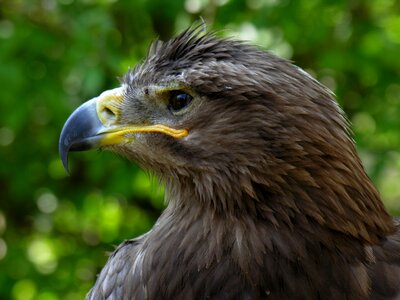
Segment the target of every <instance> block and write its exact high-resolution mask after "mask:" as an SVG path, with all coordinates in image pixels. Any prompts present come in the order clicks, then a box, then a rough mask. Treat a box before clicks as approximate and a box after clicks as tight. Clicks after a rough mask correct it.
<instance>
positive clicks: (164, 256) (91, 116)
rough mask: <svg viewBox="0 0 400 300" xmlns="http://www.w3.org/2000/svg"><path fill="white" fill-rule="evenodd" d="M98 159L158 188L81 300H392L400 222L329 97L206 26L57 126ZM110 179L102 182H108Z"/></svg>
mask: <svg viewBox="0 0 400 300" xmlns="http://www.w3.org/2000/svg"><path fill="white" fill-rule="evenodd" d="M94 148H101V149H105V150H110V151H113V152H115V153H117V154H119V155H122V156H125V157H127V158H128V159H129V160H131V161H133V162H135V163H136V164H138V165H139V166H140V167H141V168H143V169H145V170H148V171H149V172H151V173H154V174H155V175H156V176H157V177H158V178H160V180H161V181H162V182H163V183H164V184H165V200H166V203H167V205H166V208H165V210H164V211H163V213H162V214H161V216H160V217H159V219H158V220H157V222H156V223H155V225H154V227H153V228H152V229H151V230H150V231H149V232H147V233H145V234H143V235H142V236H139V237H137V238H133V239H129V240H126V241H124V242H123V243H122V244H121V245H119V246H118V247H117V248H116V249H115V251H114V252H113V253H112V254H111V255H110V257H109V259H108V262H107V263H106V265H105V267H104V268H103V269H102V271H101V273H100V274H99V275H98V278H97V281H96V283H95V285H94V286H93V288H92V289H91V290H90V292H89V293H88V295H87V299H109V300H110V299H307V300H309V299H400V230H399V228H400V226H399V222H398V220H396V219H395V218H393V217H391V216H390V215H389V214H388V212H387V211H386V209H385V207H384V205H383V203H382V201H381V199H380V196H379V194H378V192H377V190H376V188H375V187H374V185H373V184H372V182H371V180H370V179H369V177H368V175H367V174H366V172H365V170H364V168H363V165H362V162H361V161H360V158H359V157H358V155H357V152H356V147H355V143H354V141H353V139H352V137H351V131H350V129H349V122H348V121H347V119H346V117H345V116H344V113H343V112H342V110H341V109H340V108H339V106H338V104H337V102H336V101H335V97H334V95H333V93H332V92H331V91H330V90H329V89H327V88H326V87H324V86H323V85H322V84H320V83H319V82H318V81H317V80H315V79H313V78H312V77H311V76H310V75H308V74H307V73H306V72H305V71H303V70H302V69H300V68H299V67H297V66H295V65H294V64H292V63H291V62H289V61H288V60H286V59H283V58H279V57H277V56H275V55H273V54H272V53H269V52H266V51H263V50H262V49H259V48H257V47H256V46H252V45H250V44H249V43H246V42H242V41H238V40H235V39H233V38H221V37H218V34H216V33H215V32H210V31H209V30H207V29H205V28H204V27H203V26H191V27H190V28H188V29H187V30H185V31H183V32H182V33H180V34H179V35H177V36H175V37H174V38H172V39H171V40H169V41H167V42H164V43H163V42H161V41H155V42H153V43H152V45H151V46H150V48H149V50H148V53H147V56H146V58H145V59H144V61H143V62H142V63H141V64H138V65H136V66H135V67H134V68H132V69H130V70H129V71H128V72H127V74H125V75H124V76H123V77H122V78H121V85H120V86H119V87H117V88H115V89H112V90H108V91H105V92H103V93H102V94H100V96H98V97H96V98H93V99H92V100H89V101H87V102H85V103H84V104H82V105H81V106H80V107H79V108H77V109H76V110H75V111H74V112H73V113H72V114H71V116H70V117H69V119H68V120H67V121H66V123H65V125H64V128H63V129H62V132H61V135H60V141H59V152H60V156H61V159H62V162H63V163H64V166H65V167H66V170H67V171H68V153H69V152H71V151H82V150H89V149H94ZM110 176H112V174H110Z"/></svg>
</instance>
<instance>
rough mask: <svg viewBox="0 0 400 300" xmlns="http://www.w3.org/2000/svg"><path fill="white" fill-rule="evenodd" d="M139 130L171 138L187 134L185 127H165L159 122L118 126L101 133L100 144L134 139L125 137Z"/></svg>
mask: <svg viewBox="0 0 400 300" xmlns="http://www.w3.org/2000/svg"><path fill="white" fill-rule="evenodd" d="M139 132H160V133H164V134H166V135H169V136H172V137H173V138H182V137H185V136H187V135H188V134H189V131H188V130H187V129H173V128H171V127H167V126H165V125H161V124H156V125H149V126H138V127H135V126H129V127H120V128H115V129H114V130H110V131H107V132H104V133H102V134H103V135H104V137H103V138H102V140H101V145H102V146H107V145H116V144H121V143H123V142H126V141H129V140H132V139H134V138H132V137H126V135H127V134H129V133H139Z"/></svg>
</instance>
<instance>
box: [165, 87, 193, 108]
mask: <svg viewBox="0 0 400 300" xmlns="http://www.w3.org/2000/svg"><path fill="white" fill-rule="evenodd" d="M192 100H193V97H192V96H191V95H189V94H188V93H186V92H184V91H173V92H171V94H170V96H169V101H168V108H169V109H170V110H171V111H172V112H178V111H180V110H182V109H183V108H185V107H186V106H188V105H189V104H190V103H191V102H192Z"/></svg>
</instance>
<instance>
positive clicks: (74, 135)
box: [58, 87, 188, 173]
mask: <svg viewBox="0 0 400 300" xmlns="http://www.w3.org/2000/svg"><path fill="white" fill-rule="evenodd" d="M123 98H124V94H123V89H122V88H121V87H120V88H116V89H113V90H109V91H105V92H103V93H102V94H101V95H100V96H98V97H96V98H93V99H91V100H89V101H87V102H85V103H83V104H82V105H81V106H79V107H78V108H77V109H76V110H75V111H74V112H73V113H72V114H71V116H70V117H69V118H68V120H67V122H66V123H65V125H64V127H63V129H62V131H61V135H60V140H59V144H58V146H59V154H60V158H61V161H62V163H63V166H64V168H65V170H66V172H67V173H68V154H69V152H70V151H85V150H90V149H96V148H100V147H104V146H109V145H118V144H122V143H127V142H130V141H132V140H133V139H134V135H132V133H138V132H161V133H164V134H167V135H169V136H172V137H174V138H181V137H184V136H187V135H188V131H187V130H186V129H173V128H170V127H168V126H165V125H162V124H155V125H128V126H124V125H121V124H119V119H120V114H121V111H120V108H121V103H122V101H123Z"/></svg>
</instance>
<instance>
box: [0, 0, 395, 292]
mask: <svg viewBox="0 0 400 300" xmlns="http://www.w3.org/2000/svg"><path fill="white" fill-rule="evenodd" d="M399 15H400V6H399V3H398V2H397V1H394V0H379V1H377V0H376V1H375V0H374V1H359V0H351V1H323V0H312V1H311V0H310V1H294V0H247V1H239V0H179V1H163V0H151V1H150V0H135V1H128V0H126V1H122V0H121V1H117V0H80V1H78V0H58V1H57V0H42V1H39V0H36V1H28V0H9V1H5V0H0V111H1V118H0V157H1V165H0V201H1V202H0V298H2V299H16V300H22V299H23V300H29V299H41V300H53V299H54V300H55V299H81V298H83V297H84V295H85V293H86V292H87V291H88V290H89V288H90V287H91V285H92V284H93V282H94V280H95V276H96V274H97V273H98V271H99V270H100V268H101V267H102V266H103V264H104V263H105V260H106V256H105V255H104V253H105V252H106V251H111V250H112V249H113V246H114V245H117V244H119V243H120V242H121V241H122V240H123V239H125V238H130V237H134V236H137V235H139V234H141V233H143V232H145V231H147V230H148V229H149V228H151V226H152V224H153V223H154V222H155V220H156V218H157V216H158V215H159V213H160V211H161V210H162V207H163V196H162V194H163V192H162V189H161V188H159V187H158V184H157V181H156V180H153V179H151V178H149V177H148V176H147V175H146V174H145V173H143V172H142V171H140V170H139V169H138V168H137V167H136V166H134V165H132V164H131V163H129V162H127V161H125V160H123V159H121V158H118V157H116V156H115V155H113V154H111V153H104V152H97V153H93V152H91V153H82V154H79V155H72V156H71V170H72V175H71V176H70V177H67V176H66V175H65V173H64V170H63V168H62V165H61V162H60V160H59V158H58V153H57V143H58V136H59V133H60V130H61V128H62V125H63V123H64V122H65V120H66V118H67V117H68V115H69V114H70V113H71V111H72V110H73V109H74V108H75V107H77V106H78V105H79V104H80V103H82V102H83V101H84V100H86V99H89V98H91V97H94V96H96V95H97V94H99V93H100V92H101V91H102V90H105V89H109V88H113V87H116V86H117V85H118V80H117V76H118V75H122V74H123V73H124V72H126V71H127V69H128V67H130V66H133V65H134V64H135V63H137V62H139V61H140V60H141V59H142V58H143V57H144V55H145V53H146V49H147V46H148V44H149V43H150V42H151V41H152V40H154V39H155V38H156V37H160V38H161V39H168V38H169V37H171V36H172V35H173V34H174V33H177V32H179V31H180V30H182V29H184V28H185V27H187V26H188V25H190V24H191V23H192V22H193V21H196V20H198V19H199V16H202V17H204V19H205V20H206V21H207V22H208V23H210V24H212V26H211V27H212V29H215V30H220V29H227V30H223V31H222V32H220V34H221V35H229V36H231V35H233V36H236V37H237V38H241V39H246V40H250V41H251V42H252V43H255V44H258V45H260V46H262V47H264V48H266V49H270V50H271V51H273V52H275V53H277V54H279V55H281V56H285V57H287V58H290V59H291V60H293V61H294V62H295V63H296V64H298V65H299V66H301V67H302V68H304V69H306V70H307V71H308V72H310V73H311V74H313V76H315V77H316V78H318V80H320V81H322V82H323V83H324V84H325V85H327V86H328V87H329V88H331V89H332V90H333V91H334V92H335V93H336V95H337V97H338V100H339V103H340V104H341V105H342V107H343V108H344V110H345V111H346V112H347V114H348V116H349V118H350V120H351V121H352V122H353V130H354V134H355V139H356V141H357V143H358V148H359V151H360V153H361V156H362V159H363V160H364V163H365V166H366V168H367V171H368V173H369V174H370V176H371V177H372V179H373V180H374V182H375V183H376V185H377V186H378V188H379V189H380V191H381V193H382V196H383V198H384V200H385V202H386V204H387V206H388V207H389V208H390V210H391V212H392V213H394V214H396V213H400V204H399V203H400V201H399V200H400V185H399V184H398V183H399V182H400V151H399V149H400V134H399V132H400V118H399V116H400V82H399V78H400V76H399V75H400V74H399V73H400V59H399V53H400V17H399Z"/></svg>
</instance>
